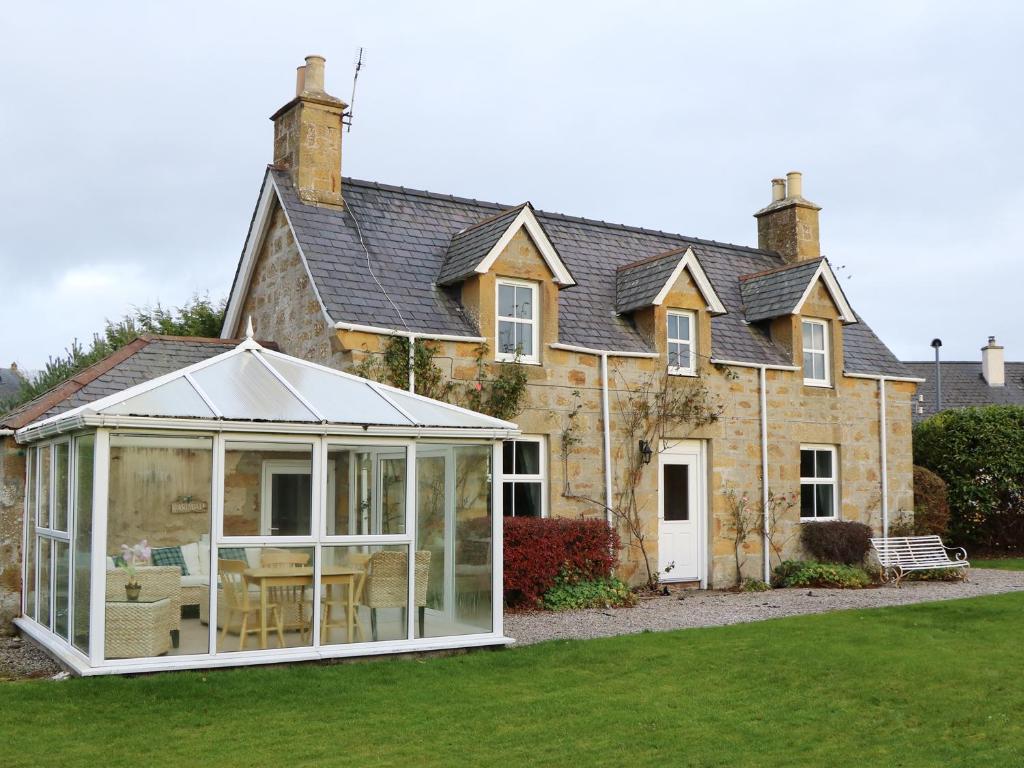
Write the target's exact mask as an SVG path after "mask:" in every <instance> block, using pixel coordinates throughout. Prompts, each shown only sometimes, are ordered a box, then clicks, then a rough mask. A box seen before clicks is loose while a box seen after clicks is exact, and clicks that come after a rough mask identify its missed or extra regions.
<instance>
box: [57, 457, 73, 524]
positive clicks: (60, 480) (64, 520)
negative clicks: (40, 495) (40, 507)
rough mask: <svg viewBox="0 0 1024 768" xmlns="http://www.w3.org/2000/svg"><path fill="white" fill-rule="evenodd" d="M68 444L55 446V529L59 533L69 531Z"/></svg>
mask: <svg viewBox="0 0 1024 768" xmlns="http://www.w3.org/2000/svg"><path fill="white" fill-rule="evenodd" d="M69 448H70V446H69V445H68V444H67V443H58V444H56V445H54V446H53V483H54V484H53V527H54V528H55V529H56V530H58V531H66V530H67V529H68V465H69V453H70V451H69Z"/></svg>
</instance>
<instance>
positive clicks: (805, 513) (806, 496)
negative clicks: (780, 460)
mask: <svg viewBox="0 0 1024 768" xmlns="http://www.w3.org/2000/svg"><path fill="white" fill-rule="evenodd" d="M800 517H814V486H813V485H811V484H809V483H808V484H805V485H801V486H800Z"/></svg>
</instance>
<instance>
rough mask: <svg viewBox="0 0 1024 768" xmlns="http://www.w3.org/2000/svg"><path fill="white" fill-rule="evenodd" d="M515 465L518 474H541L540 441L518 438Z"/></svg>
mask: <svg viewBox="0 0 1024 768" xmlns="http://www.w3.org/2000/svg"><path fill="white" fill-rule="evenodd" d="M513 445H514V446H515V467H516V474H517V475H539V474H540V443H538V442H536V441H534V440H516V441H515V442H514V443H513Z"/></svg>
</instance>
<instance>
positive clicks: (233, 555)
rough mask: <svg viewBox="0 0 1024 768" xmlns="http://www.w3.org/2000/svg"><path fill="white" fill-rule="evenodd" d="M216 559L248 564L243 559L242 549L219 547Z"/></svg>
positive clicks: (243, 551)
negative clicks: (239, 561)
mask: <svg viewBox="0 0 1024 768" xmlns="http://www.w3.org/2000/svg"><path fill="white" fill-rule="evenodd" d="M217 558H218V559H220V560H241V561H243V562H248V560H246V557H245V548H244V547H221V548H220V549H218V550H217Z"/></svg>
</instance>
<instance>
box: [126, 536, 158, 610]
mask: <svg viewBox="0 0 1024 768" xmlns="http://www.w3.org/2000/svg"><path fill="white" fill-rule="evenodd" d="M150 555H151V551H150V548H149V545H148V544H147V542H146V540H145V539H143V540H142V541H140V542H139V543H138V544H134V545H132V546H130V547H129V546H128V545H127V544H122V545H121V567H122V568H123V569H124V572H125V574H127V576H128V583H126V584H125V585H124V591H125V596H126V597H127V598H128V599H129V600H132V601H135V600H138V599H139V593H140V592H141V591H142V585H141V584H139V582H138V580H137V579H136V576H137V570H136V569H137V568H138V567H139V566H140V565H146V564H147V563H148V562H149V558H150Z"/></svg>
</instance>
